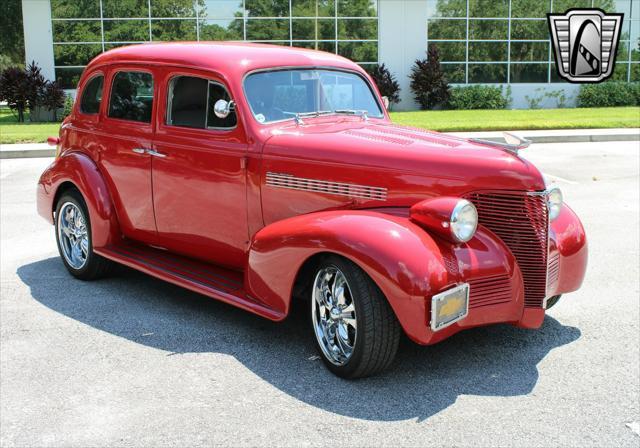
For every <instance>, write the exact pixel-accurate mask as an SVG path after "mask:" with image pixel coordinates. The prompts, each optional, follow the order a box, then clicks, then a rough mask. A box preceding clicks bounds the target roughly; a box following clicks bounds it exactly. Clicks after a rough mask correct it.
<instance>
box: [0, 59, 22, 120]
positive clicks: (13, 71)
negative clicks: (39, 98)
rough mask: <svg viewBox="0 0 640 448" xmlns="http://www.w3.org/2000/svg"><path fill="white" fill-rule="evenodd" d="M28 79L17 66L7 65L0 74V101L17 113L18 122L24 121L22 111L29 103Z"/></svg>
mask: <svg viewBox="0 0 640 448" xmlns="http://www.w3.org/2000/svg"><path fill="white" fill-rule="evenodd" d="M28 86H29V79H28V78H27V73H26V72H25V71H24V70H22V69H20V68H19V67H9V68H7V69H5V70H4V71H3V72H2V74H0V101H6V102H7V104H8V106H9V108H10V109H11V110H13V111H16V112H17V113H18V122H20V123H22V122H23V121H24V111H25V110H26V109H27V106H28V103H29V89H28Z"/></svg>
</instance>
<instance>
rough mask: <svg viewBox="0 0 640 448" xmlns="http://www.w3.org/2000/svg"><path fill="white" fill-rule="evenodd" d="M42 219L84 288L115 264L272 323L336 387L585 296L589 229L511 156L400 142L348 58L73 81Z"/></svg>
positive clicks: (282, 54)
mask: <svg viewBox="0 0 640 448" xmlns="http://www.w3.org/2000/svg"><path fill="white" fill-rule="evenodd" d="M77 98H78V99H77V101H76V102H75V105H74V108H73V111H72V113H71V115H70V116H69V117H68V118H67V119H65V121H64V123H63V125H62V127H61V130H60V136H59V138H52V139H51V140H52V143H53V144H57V145H58V148H57V156H56V159H55V161H54V162H53V164H52V165H51V166H50V167H49V168H47V170H46V171H45V172H44V174H42V177H41V179H40V181H39V184H38V211H39V213H40V214H41V215H42V216H43V217H45V218H46V219H47V220H48V221H49V222H51V223H52V224H55V235H56V239H57V243H58V248H59V250H60V255H61V258H62V261H63V263H64V264H65V266H66V268H67V269H68V270H69V272H70V273H71V274H72V275H73V276H75V277H77V278H79V279H83V280H89V279H94V278H97V277H100V276H103V275H105V274H106V273H107V272H108V271H109V268H110V267H111V266H112V265H113V262H116V263H121V264H124V265H127V266H130V267H132V268H134V269H138V270H140V271H142V272H146V273H147V274H150V275H153V276H156V277H158V278H161V279H163V280H166V281H169V282H172V283H175V284H177V285H181V286H183V287H185V288H188V289H190V290H192V291H196V292H198V293H201V294H204V295H207V296H210V297H213V298H215V299H218V300H222V301H224V302H227V303H230V304H233V305H235V306H238V307H240V308H243V309H245V310H248V311H251V312H253V313H256V314H258V315H260V316H263V317H266V318H268V319H272V320H275V321H279V320H282V319H284V318H285V317H287V315H288V313H289V310H290V308H291V305H292V302H293V301H304V302H305V303H306V305H305V306H307V307H308V310H309V311H308V315H309V322H310V323H309V326H310V327H309V328H310V330H311V331H310V332H311V333H313V335H314V336H313V337H314V338H315V340H316V341H317V345H318V350H319V353H320V355H321V357H322V359H323V360H324V361H325V364H326V365H327V366H328V368H329V369H330V370H332V371H333V372H334V373H336V374H337V375H340V376H342V377H346V378H356V377H362V376H366V375H371V374H373V373H376V372H379V371H380V370H382V369H384V368H385V367H387V366H389V365H390V364H391V362H392V360H393V358H394V356H395V354H396V351H397V347H398V341H399V338H400V335H401V332H403V331H404V333H405V334H406V335H407V336H408V337H409V338H410V339H412V340H413V341H415V342H417V343H419V344H433V343H436V342H438V341H441V340H443V339H445V338H447V337H449V336H451V335H453V334H454V333H456V332H458V331H460V330H463V329H466V328H471V327H476V326H481V325H488V324H494V323H501V322H502V323H510V324H513V325H518V326H520V327H524V328H537V327H539V326H540V325H541V324H542V322H543V320H544V317H545V310H546V309H548V308H549V307H551V306H552V305H553V304H555V303H556V301H557V300H558V298H559V297H560V294H562V293H567V292H570V291H574V290H576V289H577V288H579V287H580V284H581V283H582V280H583V277H584V273H585V269H586V263H587V243H586V238H585V234H584V230H583V227H582V224H581V223H580V221H579V219H578V218H577V217H576V215H575V214H574V212H573V211H572V210H571V209H570V208H569V207H568V206H567V205H566V204H563V201H562V195H561V193H560V191H559V190H558V189H556V188H551V189H548V187H547V185H546V184H545V181H544V179H543V176H542V175H541V173H540V172H539V171H538V170H537V169H536V168H535V167H534V166H533V165H532V164H531V163H530V162H528V161H526V160H524V159H522V158H520V157H519V156H518V154H517V152H518V149H520V147H521V146H524V145H521V144H520V143H521V142H520V141H518V140H516V141H514V142H512V143H511V144H502V145H500V144H495V143H491V142H484V141H474V140H465V139H462V138H455V137H451V136H447V135H442V134H438V133H435V132H429V131H425V130H422V129H412V128H407V127H401V126H396V125H394V124H393V123H391V121H390V119H389V116H388V113H387V111H386V108H385V107H384V102H383V98H381V97H380V95H379V93H378V91H377V89H376V87H375V85H374V84H373V82H372V80H371V79H370V78H369V76H368V75H367V74H366V73H365V72H364V71H363V70H362V69H361V68H360V67H358V66H357V65H356V64H354V63H353V62H350V61H349V60H347V59H344V58H342V57H339V56H336V55H333V54H328V53H323V52H317V51H311V50H302V49H294V48H285V47H279V46H269V45H258V44H239V43H215V44H214V43H168V44H149V45H136V46H130V47H124V48H119V49H116V50H112V51H108V52H106V53H104V54H102V55H100V56H98V57H97V58H95V59H94V60H93V61H92V62H91V63H90V64H89V66H88V67H87V68H86V70H85V71H84V73H83V75H82V78H81V79H80V82H79V86H78V96H77Z"/></svg>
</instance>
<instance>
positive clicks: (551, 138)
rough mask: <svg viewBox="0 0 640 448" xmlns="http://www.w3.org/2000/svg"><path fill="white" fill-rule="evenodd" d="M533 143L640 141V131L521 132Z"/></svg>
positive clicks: (495, 139)
mask: <svg viewBox="0 0 640 448" xmlns="http://www.w3.org/2000/svg"><path fill="white" fill-rule="evenodd" d="M519 135H522V137H523V138H526V139H527V140H530V141H531V143H598V142H637V141H640V133H637V134H610V135H601V134H594V135H588V134H587V135H532V136H527V134H522V133H521V134H519ZM480 138H482V139H483V140H489V141H492V142H500V143H504V138H502V137H480Z"/></svg>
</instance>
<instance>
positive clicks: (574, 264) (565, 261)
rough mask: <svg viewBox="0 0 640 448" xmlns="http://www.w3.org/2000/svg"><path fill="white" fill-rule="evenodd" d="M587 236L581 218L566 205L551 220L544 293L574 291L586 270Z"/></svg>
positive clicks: (549, 294) (580, 282) (552, 294)
mask: <svg viewBox="0 0 640 448" xmlns="http://www.w3.org/2000/svg"><path fill="white" fill-rule="evenodd" d="M587 261H588V246H587V237H586V234H585V231H584V227H583V226H582V222H580V218H578V216H577V215H576V214H575V212H574V211H573V210H572V209H571V208H570V207H569V206H568V205H566V204H564V205H563V207H562V210H561V212H560V215H559V216H558V218H556V219H555V220H554V221H553V222H552V223H551V232H550V234H549V274H548V287H547V295H548V296H554V295H558V294H564V293H568V292H572V291H576V290H577V289H578V288H580V286H581V285H582V281H583V280H584V277H585V274H586V272H587Z"/></svg>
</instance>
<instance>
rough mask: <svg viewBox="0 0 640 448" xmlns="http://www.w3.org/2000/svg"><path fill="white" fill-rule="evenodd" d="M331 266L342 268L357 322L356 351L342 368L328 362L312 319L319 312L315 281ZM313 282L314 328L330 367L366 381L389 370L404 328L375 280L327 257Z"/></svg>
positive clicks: (320, 264)
mask: <svg viewBox="0 0 640 448" xmlns="http://www.w3.org/2000/svg"><path fill="white" fill-rule="evenodd" d="M331 267H335V268H337V269H339V271H340V272H341V273H342V274H343V275H344V277H345V278H346V281H347V284H348V285H347V286H348V288H349V290H350V296H351V300H352V303H353V305H354V307H355V317H356V319H355V320H356V321H357V330H356V335H355V337H354V339H355V342H354V346H353V350H352V352H351V355H350V357H349V358H348V359H347V360H346V362H344V363H343V364H341V365H337V364H336V363H335V362H334V361H332V360H331V359H329V357H328V355H327V354H325V352H324V351H323V348H322V346H321V342H320V337H319V336H318V335H317V333H316V325H315V323H314V316H313V315H314V313H315V312H316V308H315V307H316V304H315V298H314V293H313V290H314V289H315V281H316V278H318V276H319V273H320V272H322V271H323V270H324V269H325V268H331ZM312 282H313V283H312V288H311V291H312V292H311V319H310V321H311V329H312V332H313V335H314V339H315V341H316V348H317V349H318V352H319V354H320V357H321V358H322V360H323V361H324V363H325V365H326V366H327V368H328V369H329V370H330V371H332V372H333V373H334V374H336V375H337V376H339V377H342V378H346V379H355V378H363V377H367V376H371V375H374V374H376V373H379V372H381V371H383V370H385V369H387V368H388V367H389V366H390V365H391V364H392V362H393V360H394V358H395V356H396V353H397V351H398V345H399V342H400V335H401V328H400V324H399V323H398V320H397V319H396V316H395V314H394V312H393V310H392V309H391V306H390V305H389V303H388V302H387V299H386V298H385V296H384V295H383V294H382V291H380V289H379V288H378V286H377V285H376V284H375V283H374V282H373V280H371V278H370V277H369V276H368V275H367V274H366V273H365V272H364V271H363V270H362V269H360V268H359V267H358V266H357V265H355V264H354V263H352V262H350V261H348V260H346V259H344V258H342V257H338V256H328V257H326V258H324V259H323V260H322V261H321V262H320V263H319V264H318V265H317V267H316V269H315V270H314V271H313V277H312ZM327 320H328V319H327Z"/></svg>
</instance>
